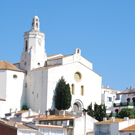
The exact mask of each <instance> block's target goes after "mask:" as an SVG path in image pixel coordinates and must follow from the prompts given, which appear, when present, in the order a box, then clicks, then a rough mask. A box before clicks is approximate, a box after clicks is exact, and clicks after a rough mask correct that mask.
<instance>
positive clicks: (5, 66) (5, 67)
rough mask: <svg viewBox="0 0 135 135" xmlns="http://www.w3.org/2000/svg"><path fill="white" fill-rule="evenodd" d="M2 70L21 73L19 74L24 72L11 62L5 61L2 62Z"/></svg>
mask: <svg viewBox="0 0 135 135" xmlns="http://www.w3.org/2000/svg"><path fill="white" fill-rule="evenodd" d="M0 70H13V71H19V72H24V71H22V70H20V69H19V68H17V67H16V66H15V65H13V64H12V63H10V62H7V61H5V60H2V61H0Z"/></svg>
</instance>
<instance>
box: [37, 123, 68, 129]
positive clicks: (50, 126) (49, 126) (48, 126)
mask: <svg viewBox="0 0 135 135" xmlns="http://www.w3.org/2000/svg"><path fill="white" fill-rule="evenodd" d="M36 126H37V127H46V128H62V129H67V128H64V127H62V126H53V125H41V124H39V125H36Z"/></svg>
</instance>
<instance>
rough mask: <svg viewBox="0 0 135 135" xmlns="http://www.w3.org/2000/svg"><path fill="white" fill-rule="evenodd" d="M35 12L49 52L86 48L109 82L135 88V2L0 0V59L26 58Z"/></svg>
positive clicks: (85, 52) (95, 67) (120, 87)
mask: <svg viewBox="0 0 135 135" xmlns="http://www.w3.org/2000/svg"><path fill="white" fill-rule="evenodd" d="M36 9H37V14H36ZM35 15H38V17H39V20H40V30H41V32H43V33H45V35H46V42H45V48H46V53H47V55H52V54H57V53H62V54H63V55H68V54H73V53H74V49H75V48H80V49H81V51H82V56H83V57H84V58H86V59H88V60H89V61H90V62H92V63H93V70H94V71H95V72H97V73H98V74H100V75H101V76H102V84H103V85H104V86H106V85H109V86H110V87H111V88H114V89H117V90H124V89H125V88H126V87H130V85H132V86H133V87H135V84H134V83H135V81H134V80H135V78H134V77H135V0H129V1H127V0H113V1H111V0H39V1H37V0H36V1H35V0H12V1H11V0H6V1H5V0H0V60H6V61H9V62H11V63H15V62H19V61H20V56H21V53H22V50H23V34H24V32H26V31H29V30H30V29H31V22H32V18H33V17H34V16H35Z"/></svg>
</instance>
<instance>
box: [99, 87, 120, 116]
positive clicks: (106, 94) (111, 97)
mask: <svg viewBox="0 0 135 135" xmlns="http://www.w3.org/2000/svg"><path fill="white" fill-rule="evenodd" d="M118 93H121V91H118V90H114V89H113V88H109V86H108V85H107V86H106V87H104V86H102V93H101V103H102V104H105V106H106V113H107V114H108V115H109V114H110V113H111V112H112V111H113V103H114V102H115V101H116V100H117V94H118Z"/></svg>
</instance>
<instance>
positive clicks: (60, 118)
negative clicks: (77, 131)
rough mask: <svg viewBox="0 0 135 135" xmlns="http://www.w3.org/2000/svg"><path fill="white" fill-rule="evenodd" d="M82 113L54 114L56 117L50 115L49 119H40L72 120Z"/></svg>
mask: <svg viewBox="0 0 135 135" xmlns="http://www.w3.org/2000/svg"><path fill="white" fill-rule="evenodd" d="M80 116H81V115H65V117H63V116H54V117H51V118H50V117H49V118H47V119H42V120H40V121H55V120H72V119H74V118H75V117H80Z"/></svg>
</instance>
